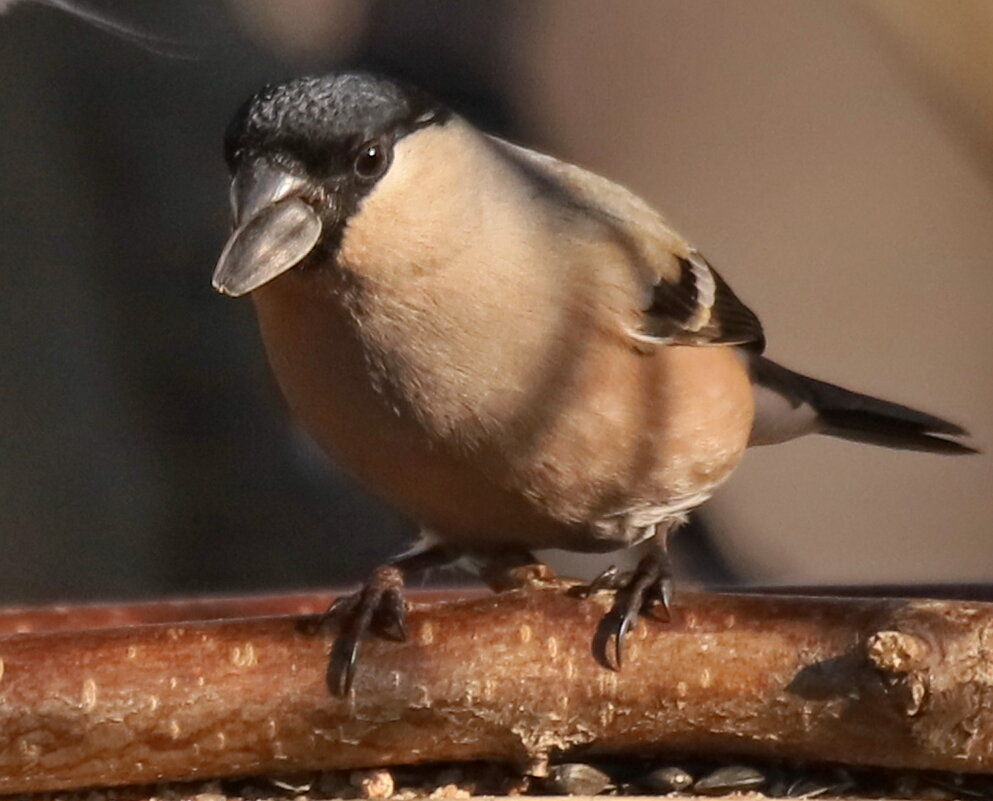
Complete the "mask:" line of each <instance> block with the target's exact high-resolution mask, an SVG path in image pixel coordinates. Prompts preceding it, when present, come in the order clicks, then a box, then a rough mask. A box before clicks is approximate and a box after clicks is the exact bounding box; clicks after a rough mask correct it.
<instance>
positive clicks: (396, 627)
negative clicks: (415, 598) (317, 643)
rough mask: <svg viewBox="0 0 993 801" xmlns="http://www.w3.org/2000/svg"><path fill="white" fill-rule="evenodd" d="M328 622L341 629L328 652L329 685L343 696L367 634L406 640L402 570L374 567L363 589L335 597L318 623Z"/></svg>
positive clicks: (394, 567) (348, 687)
mask: <svg viewBox="0 0 993 801" xmlns="http://www.w3.org/2000/svg"><path fill="white" fill-rule="evenodd" d="M330 621H339V622H340V628H339V631H338V637H337V639H336V640H335V642H334V646H333V648H332V649H331V662H330V663H329V665H328V685H329V686H330V688H331V691H332V692H333V693H334V694H335V695H338V696H344V695H347V694H348V691H349V690H351V688H352V682H353V681H354V680H355V665H356V662H357V660H358V655H359V642H360V641H361V640H362V638H363V637H364V636H365V635H366V634H367V633H368V632H369V631H374V632H376V633H377V634H380V635H382V636H385V637H389V638H390V639H393V640H397V641H401V642H402V641H403V640H406V639H407V609H406V603H405V601H404V599H403V571H402V570H401V569H400V568H398V567H396V566H395V565H383V566H382V567H378V568H376V570H375V571H374V572H373V574H372V578H371V579H369V581H368V583H366V584H365V586H363V587H362V589H360V590H359V591H358V592H356V593H354V594H353V595H344V596H342V597H340V598H337V599H336V600H335V601H334V603H332V604H331V606H330V607H329V608H328V611H327V612H325V613H324V615H323V616H322V617H321V621H320V624H321V625H322V626H323V625H324V624H326V623H328V622H330Z"/></svg>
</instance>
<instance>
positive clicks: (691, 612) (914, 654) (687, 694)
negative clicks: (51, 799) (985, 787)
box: [0, 590, 993, 793]
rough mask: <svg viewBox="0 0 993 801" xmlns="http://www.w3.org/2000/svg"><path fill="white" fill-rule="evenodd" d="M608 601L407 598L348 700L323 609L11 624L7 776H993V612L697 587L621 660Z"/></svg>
mask: <svg viewBox="0 0 993 801" xmlns="http://www.w3.org/2000/svg"><path fill="white" fill-rule="evenodd" d="M324 597H325V596H315V597H314V598H312V599H310V603H317V602H318V599H320V601H319V602H320V604H321V605H323V599H324ZM305 600H306V599H303V598H297V599H296V600H295V601H293V603H304V602H305ZM609 600H610V597H609V596H608V595H606V594H604V595H602V596H598V597H594V598H591V599H589V600H580V599H577V598H573V597H567V596H565V595H563V594H562V593H559V592H555V591H550V590H544V591H515V592H508V593H505V594H502V595H499V596H485V597H479V598H471V599H468V600H457V601H444V602H435V603H433V604H429V605H420V604H418V605H415V606H414V608H413V609H412V610H411V612H410V621H409V622H410V639H409V640H408V641H407V642H405V643H397V642H390V641H386V640H369V641H368V642H366V643H364V644H363V649H362V654H361V656H360V665H359V671H358V676H357V680H356V683H355V689H354V691H353V693H352V695H351V696H350V697H348V698H346V699H337V698H334V697H333V696H332V695H331V694H330V693H329V691H328V688H327V686H326V677H325V671H326V668H327V664H328V652H329V647H330V643H331V640H332V639H333V634H332V633H313V632H312V631H311V629H312V628H313V626H312V624H313V621H314V618H313V617H298V616H287V617H273V618H258V617H257V618H250V619H228V620H221V621H213V622H185V623H179V622H165V623H154V624H147V625H133V626H128V627H122V628H114V629H101V628H91V629H87V630H63V631H50V632H48V633H40V634H27V635H13V636H5V637H2V638H0V659H2V665H3V673H2V676H0V792H2V793H13V792H30V791H39V790H51V789H65V788H77V787H86V786H94V785H104V786H109V785H119V784H134V783H144V782H150V781H159V780H183V779H189V778H205V777H223V776H236V775H247V774H262V773H266V772H287V771H297V770H318V769H341V768H357V767H368V766H377V765H393V764H404V763H417V762H426V761H458V760H470V759H472V760H477V759H489V760H499V761H507V762H514V763H517V764H520V765H522V766H527V767H528V768H530V769H531V770H535V771H538V772H540V771H541V769H542V768H543V766H544V763H545V761H546V760H547V759H548V758H549V757H551V758H556V757H564V756H566V755H568V757H569V758H580V757H583V758H585V757H588V756H593V755H597V754H599V755H612V754H623V755H649V754H666V755H672V754H698V755H706V756H708V757H720V756H722V755H732V754H733V755H744V756H753V757H764V758H793V759H802V760H812V761H827V762H843V763H848V764H854V765H877V766H884V767H899V768H917V769H937V770H955V771H975V772H983V771H993V742H991V738H993V666H991V664H990V663H989V660H988V658H987V655H986V650H987V648H988V645H987V643H988V641H989V640H990V637H991V636H993V630H991V627H993V606H989V605H986V604H979V603H966V602H945V601H896V600H865V599H861V600H860V599H838V598H835V599H830V598H803V597H790V598H787V597H777V596H744V595H740V596H729V595H712V594H694V593H688V592H687V593H681V594H680V595H679V596H678V597H677V601H676V606H675V619H674V621H673V622H672V623H669V624H666V623H662V622H659V621H655V620H651V619H643V620H642V621H641V622H640V623H639V625H638V627H637V629H636V630H635V631H634V632H633V634H632V635H631V638H630V641H629V642H628V643H627V647H626V649H625V664H624V668H623V669H622V670H621V671H620V672H613V671H611V670H608V669H606V668H604V667H603V666H601V665H600V664H599V663H598V662H597V660H596V659H595V658H594V655H593V651H592V648H591V643H592V642H593V639H594V635H595V633H596V631H597V629H598V624H599V621H600V619H601V617H602V615H603V613H604V611H605V609H606V608H607V606H609ZM227 603H228V604H229V606H228V607H227V611H229V612H232V613H234V614H238V609H252V610H254V611H258V609H260V608H262V607H261V606H260V604H262V602H261V601H254V602H249V601H242V602H227ZM239 603H240V604H242V606H240V607H239ZM274 603H275V602H274ZM280 603H282V604H283V607H282V608H286V607H287V605H290V606H292V604H290V602H289V601H287V600H286V599H285V598H284V599H281V600H280ZM277 606H278V604H277ZM196 607H197V605H196V604H194V605H193V607H186V611H187V612H189V611H190V609H193V608H196ZM137 608H138V607H132V608H131V609H132V616H131V619H135V618H138V619H141V618H142V615H141V614H139V613H135V612H134V611H133V610H134V609H137ZM200 608H202V609H203V608H206V607H204V606H203V605H201V607H200ZM147 611H148V608H146V612H147ZM11 614H13V613H11ZM18 614H28V613H26V612H23V611H22V612H20V613H18ZM152 617H154V615H152ZM0 619H4V616H2V615H0ZM8 619H9V618H8ZM145 619H147V615H146V617H145Z"/></svg>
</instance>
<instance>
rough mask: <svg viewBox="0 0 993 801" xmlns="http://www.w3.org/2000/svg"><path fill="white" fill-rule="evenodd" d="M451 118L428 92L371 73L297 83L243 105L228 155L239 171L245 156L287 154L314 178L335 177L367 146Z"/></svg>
mask: <svg viewBox="0 0 993 801" xmlns="http://www.w3.org/2000/svg"><path fill="white" fill-rule="evenodd" d="M448 115H449V112H448V111H447V109H446V108H445V107H444V106H443V105H442V104H441V103H440V102H438V101H437V100H435V99H434V98H433V97H431V96H430V95H428V94H427V93H425V92H423V91H421V90H420V89H417V88H415V87H412V86H409V85H406V84H403V83H400V82H398V81H393V80H390V79H388V78H384V77H380V76H378V75H373V74H371V73H365V72H345V73H334V74H331V75H320V76H308V77H304V78H296V79H294V80H292V81H287V82H286V83H280V84H271V85H269V86H266V87H264V88H263V89H261V90H260V91H258V92H256V93H255V94H254V95H253V96H252V97H250V98H249V99H248V100H247V101H246V102H245V103H244V104H242V106H241V108H240V109H239V110H238V112H237V113H236V114H235V116H234V119H233V120H232V121H231V124H230V125H229V126H228V129H227V133H226V135H225V138H224V155H225V159H226V160H227V162H228V166H229V167H230V168H231V169H232V170H233V169H234V168H235V167H236V166H237V164H238V163H239V161H240V160H241V159H242V158H243V157H244V156H245V154H253V155H277V154H280V153H285V154H286V155H289V156H292V157H293V158H294V159H296V160H299V161H300V162H302V164H303V165H304V166H305V167H306V168H307V169H308V170H309V171H311V172H312V173H315V174H319V173H333V172H335V171H337V170H339V169H344V168H346V167H347V163H339V161H341V159H342V158H343V157H344V154H345V153H348V152H350V151H351V149H352V148H353V147H355V146H357V145H359V144H361V143H362V142H365V141H367V140H369V139H372V138H375V137H381V136H390V137H391V138H393V139H397V138H399V137H401V136H403V135H405V134H407V133H409V132H410V131H412V130H415V129H417V128H420V127H423V126H425V125H429V124H433V123H435V122H442V121H443V120H444V119H445V118H446V117H447V116H448Z"/></svg>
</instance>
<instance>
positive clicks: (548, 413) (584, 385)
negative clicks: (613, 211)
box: [254, 273, 753, 551]
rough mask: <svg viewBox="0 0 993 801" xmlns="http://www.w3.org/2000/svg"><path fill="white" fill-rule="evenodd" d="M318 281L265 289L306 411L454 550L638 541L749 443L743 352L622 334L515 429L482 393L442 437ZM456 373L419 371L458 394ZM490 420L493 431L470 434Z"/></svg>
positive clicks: (279, 366)
mask: <svg viewBox="0 0 993 801" xmlns="http://www.w3.org/2000/svg"><path fill="white" fill-rule="evenodd" d="M306 282H307V278H306V276H305V275H302V276H301V275H298V274H295V273H290V274H287V275H286V276H284V277H281V278H280V279H278V280H277V281H274V282H272V284H271V285H270V286H266V287H262V288H261V289H260V290H258V291H257V292H256V293H254V298H255V301H256V307H257V311H258V315H259V321H260V325H261V329H262V334H263V339H264V340H265V343H266V349H267V351H268V353H269V359H270V362H271V364H272V367H273V371H274V372H275V374H276V377H277V379H278V381H279V383H280V386H281V388H282V390H283V393H284V395H285V397H286V399H287V402H288V404H289V405H290V407H291V409H292V411H293V413H294V414H295V416H296V417H297V418H298V419H299V420H300V422H302V423H303V425H304V426H305V427H306V428H307V430H308V431H309V432H310V433H311V435H312V436H313V437H314V438H315V440H316V441H317V442H318V444H319V445H320V446H321V447H322V448H323V449H324V450H325V451H326V452H327V453H328V454H329V455H330V456H331V457H332V458H333V459H334V460H335V461H336V462H337V463H338V464H340V465H341V466H342V467H343V468H345V469H346V470H348V471H349V472H350V473H352V474H353V475H355V476H356V477H357V478H358V479H359V480H360V481H362V482H363V483H365V484H366V485H367V486H369V487H370V488H371V489H372V490H373V491H375V492H377V493H378V494H379V495H381V496H382V497H384V498H385V499H386V500H387V501H389V502H391V503H392V504H394V505H395V506H396V507H397V508H398V509H399V510H400V511H402V512H404V513H405V514H407V515H409V516H411V517H412V518H414V519H415V520H417V521H418V522H419V523H421V524H423V525H425V526H427V527H429V528H430V529H432V530H433V531H434V533H435V534H436V535H437V536H439V537H440V538H442V539H444V540H446V541H450V542H452V543H453V544H456V545H461V546H463V547H466V548H470V549H476V550H487V549H491V548H492V549H498V548H503V547H507V546H519V547H526V548H564V549H569V550H584V551H604V550H611V549H613V548H619V547H625V546H626V545H630V544H631V543H632V542H633V541H634V540H636V539H637V538H638V537H639V536H640V535H641V533H643V529H644V526H645V525H647V523H646V522H645V521H652V520H653V516H654V518H655V522H662V521H663V520H666V519H670V518H673V519H675V518H678V517H680V516H681V515H682V514H683V513H684V512H685V511H686V510H688V509H689V508H692V507H693V506H695V505H697V504H698V503H700V502H702V501H703V500H705V499H706V498H707V497H708V496H709V494H710V493H711V492H712V491H713V489H714V488H715V487H716V486H717V485H719V484H720V483H721V482H722V481H723V480H724V479H725V478H726V477H727V476H728V475H729V473H730V472H731V470H732V469H733V467H734V466H735V465H736V463H737V462H738V460H739V458H740V456H741V453H742V451H743V450H744V448H745V446H746V443H747V440H748V434H749V431H750V428H751V421H752V412H753V410H752V394H751V387H750V384H749V380H748V376H747V374H746V372H745V370H744V367H743V366H742V364H741V362H740V361H739V360H738V358H737V357H736V356H735V354H734V352H733V351H732V350H731V349H730V348H723V347H714V348H694V347H662V348H658V349H657V350H656V351H655V352H654V353H652V354H648V355H644V354H638V353H636V352H634V351H633V350H632V349H631V348H630V347H628V346H626V345H624V344H618V342H616V341H612V340H610V339H607V340H604V343H603V344H602V345H598V346H596V347H594V348H593V349H592V350H590V349H587V350H586V351H585V353H584V356H583V359H582V361H581V363H577V364H576V365H574V366H572V367H570V368H568V369H563V370H562V371H561V372H560V374H559V375H558V376H557V380H558V386H557V389H556V391H555V393H554V397H552V396H545V397H543V398H534V397H533V396H532V403H533V407H534V408H533V410H531V411H533V414H524V413H521V409H519V408H517V409H515V410H514V411H515V414H513V415H509V417H512V418H513V423H512V424H508V425H507V426H505V427H503V428H501V426H500V418H501V414H500V408H487V403H488V398H487V397H486V396H485V394H484V395H481V396H480V397H479V398H478V403H476V404H468V405H467V408H470V409H471V410H472V415H474V417H473V419H472V420H469V419H467V420H466V421H464V426H463V427H460V425H459V421H457V420H456V421H453V420H448V421H446V424H447V425H448V430H449V431H453V432H458V434H457V435H452V434H448V435H445V434H443V433H439V426H438V425H437V421H431V420H430V419H429V418H430V414H429V412H428V410H426V409H424V408H418V404H416V403H413V404H412V403H411V402H410V399H409V398H406V399H405V398H404V397H402V396H401V395H402V393H398V392H397V391H396V388H395V387H394V388H391V387H389V386H384V385H383V381H382V378H381V377H380V378H379V379H377V378H376V377H375V376H376V371H375V369H371V365H370V363H369V358H370V357H369V352H368V349H367V344H368V343H366V342H364V341H363V339H362V332H361V330H360V328H361V326H359V327H356V325H355V321H354V320H353V319H351V318H350V317H349V316H348V314H347V313H346V312H345V311H344V310H342V309H341V308H339V307H337V305H336V304H335V303H333V302H329V299H328V297H327V295H326V293H320V292H314V291H313V289H312V288H308V286H307V285H306ZM456 367H458V366H456ZM463 367H464V366H463ZM444 370H445V366H444V365H442V366H440V367H439V368H438V371H437V374H435V375H430V376H428V375H423V376H421V377H422V378H423V379H424V382H425V383H432V382H433V385H434V386H436V387H437V388H438V391H439V392H444V385H445V380H446V375H445V374H444ZM491 394H492V395H494V396H500V393H491ZM501 403H503V401H501ZM501 408H502V407H501ZM480 415H482V416H484V417H485V418H486V420H487V426H488V428H487V430H486V431H485V432H480V431H472V430H471V428H472V426H473V425H475V424H476V423H478V418H479V416H480ZM463 435H464V436H463Z"/></svg>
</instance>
